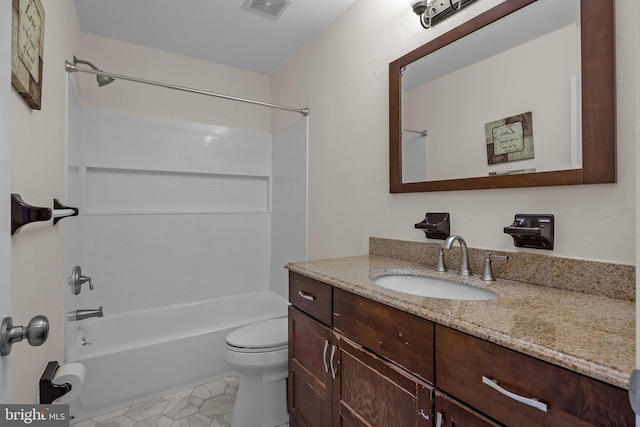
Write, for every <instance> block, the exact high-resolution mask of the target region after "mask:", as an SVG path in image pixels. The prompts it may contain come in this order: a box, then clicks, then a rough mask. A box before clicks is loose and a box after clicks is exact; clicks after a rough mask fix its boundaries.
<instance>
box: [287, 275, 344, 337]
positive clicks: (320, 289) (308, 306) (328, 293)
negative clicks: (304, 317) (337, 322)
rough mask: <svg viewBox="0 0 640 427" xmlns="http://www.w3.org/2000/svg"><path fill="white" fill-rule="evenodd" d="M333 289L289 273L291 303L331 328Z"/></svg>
mask: <svg viewBox="0 0 640 427" xmlns="http://www.w3.org/2000/svg"><path fill="white" fill-rule="evenodd" d="M332 290H333V287H332V286H330V285H327V284H326V283H322V282H319V281H317V280H314V279H311V278H309V277H306V276H303V275H301V274H298V273H294V272H292V271H290V272H289V301H290V302H291V304H293V305H294V306H296V307H298V308H299V309H300V310H302V311H304V312H305V313H307V314H308V315H310V316H311V317H313V318H315V319H317V320H319V321H320V322H322V323H324V324H325V325H329V326H331V300H332Z"/></svg>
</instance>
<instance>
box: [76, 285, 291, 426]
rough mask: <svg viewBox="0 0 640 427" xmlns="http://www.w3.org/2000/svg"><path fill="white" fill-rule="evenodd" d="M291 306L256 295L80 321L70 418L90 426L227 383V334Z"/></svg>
mask: <svg viewBox="0 0 640 427" xmlns="http://www.w3.org/2000/svg"><path fill="white" fill-rule="evenodd" d="M287 306H288V302H287V300H286V299H284V298H282V297H281V296H279V295H277V294H275V293H273V292H271V291H259V292H252V293H247V294H241V295H234V296H228V297H220V298H214V299H210V300H204V301H198V302H193V303H186V304H178V305H172V306H164V307H158V308H152V309H145V310H137V311H132V312H127V313H120V314H114V315H111V316H109V315H108V314H107V315H105V317H103V318H92V319H87V320H82V321H80V328H79V329H78V334H77V336H76V339H75V342H74V345H73V348H72V349H71V350H70V351H69V352H68V353H69V357H68V360H67V362H78V363H82V364H83V365H84V367H85V368H86V371H87V373H86V377H85V382H84V385H83V388H82V393H81V394H80V396H78V398H76V399H75V400H74V401H72V402H71V404H70V408H69V412H70V415H71V416H72V417H74V422H75V421H80V420H84V419H87V418H92V417H95V416H97V415H101V414H105V413H108V412H111V411H114V410H116V409H120V408H123V407H126V406H130V405H132V404H135V403H139V402H142V401H145V400H148V399H152V398H155V397H159V396H164V395H167V394H170V393H173V392H176V391H179V390H182V389H185V388H189V387H192V386H195V385H199V384H203V383H206V382H210V381H213V380H215V379H219V378H222V377H224V376H226V375H228V374H229V373H230V372H231V370H230V369H229V368H228V367H227V365H226V363H225V361H224V356H223V355H224V346H225V338H226V336H227V334H228V333H229V332H230V331H232V330H233V329H236V328H238V327H240V326H243V325H246V324H249V323H253V322H257V321H261V320H265V319H272V318H276V317H283V316H286V315H287ZM105 311H106V310H105ZM83 341H84V342H85V343H87V344H85V345H83V344H82V342H83Z"/></svg>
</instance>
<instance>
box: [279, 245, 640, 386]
mask: <svg viewBox="0 0 640 427" xmlns="http://www.w3.org/2000/svg"><path fill="white" fill-rule="evenodd" d="M287 268H288V269H289V270H291V271H294V272H296V273H300V274H303V275H305V276H308V277H311V278H313V279H316V280H320V281H322V282H325V283H328V284H330V285H332V286H335V287H337V288H341V289H344V290H347V291H350V292H353V293H355V294H358V295H361V296H364V297H368V298H370V299H372V300H375V301H378V302H381V303H383V304H386V305H389V306H391V307H395V308H398V309H400V310H403V311H406V312H408V313H411V314H414V315H417V316H420V317H422V318H424V319H428V320H431V321H433V322H435V323H438V324H441V325H444V326H448V327H451V328H453V329H456V330H459V331H461V332H466V333H468V334H470V335H473V336H476V337H478V338H482V339H484V340H487V341H490V342H493V343H495V344H499V345H501V346H504V347H507V348H510V349H513V350H516V351H519V352H521V353H524V354H527V355H530V356H533V357H536V358H538V359H541V360H544V361H547V362H550V363H552V364H554V365H557V366H561V367H564V368H567V369H569V370H572V371H574V372H578V373H581V374H584V375H587V376H589V377H592V378H595V379H598V380H601V381H604V382H606V383H609V384H612V385H615V386H618V387H622V388H625V389H628V387H629V376H630V375H631V371H632V370H633V369H634V366H635V303H634V302H630V301H623V300H617V299H612V298H607V297H601V296H594V295H590V294H585V293H580V292H574V291H567V290H560V289H554V288H548V287H543V286H538V285H531V284H528V283H523V282H515V281H510V280H502V279H498V280H497V281H495V282H485V281H483V280H481V279H480V278H479V276H478V275H477V274H476V275H474V276H473V277H467V278H464V277H462V276H459V275H458V274H456V272H455V271H448V272H446V273H438V272H436V271H434V270H433V268H432V267H429V266H426V265H424V264H418V263H414V262H409V261H403V260H398V259H393V258H385V257H380V256H374V255H364V256H357V257H349V258H335V259H326V260H318V261H305V262H296V263H291V264H288V265H287ZM394 271H395V272H398V271H402V272H406V271H411V272H413V273H418V274H420V275H424V276H429V277H439V278H444V279H449V280H453V281H456V282H460V283H466V284H470V285H475V286H478V287H480V288H483V289H488V290H490V291H492V292H493V293H495V294H496V295H498V298H497V299H495V300H486V301H457V300H445V299H437V298H429V297H421V296H414V295H409V294H405V293H400V292H395V291H392V290H389V289H386V288H383V287H381V286H378V285H376V284H374V283H373V282H372V281H371V277H375V276H378V275H381V274H384V273H393V272H394Z"/></svg>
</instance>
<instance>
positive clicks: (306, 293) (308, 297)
mask: <svg viewBox="0 0 640 427" xmlns="http://www.w3.org/2000/svg"><path fill="white" fill-rule="evenodd" d="M298 295H300V296H301V297H302V298H304V299H306V300H309V301H315V300H316V297H314V296H313V295H311V294H310V293H308V292H305V291H298Z"/></svg>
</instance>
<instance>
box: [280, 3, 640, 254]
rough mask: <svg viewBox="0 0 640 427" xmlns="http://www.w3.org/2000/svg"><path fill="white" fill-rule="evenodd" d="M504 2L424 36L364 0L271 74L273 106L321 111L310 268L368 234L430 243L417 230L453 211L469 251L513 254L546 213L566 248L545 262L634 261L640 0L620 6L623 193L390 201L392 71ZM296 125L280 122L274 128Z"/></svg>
mask: <svg viewBox="0 0 640 427" xmlns="http://www.w3.org/2000/svg"><path fill="white" fill-rule="evenodd" d="M497 3H498V1H497V0H487V1H483V2H478V3H474V5H472V6H470V7H469V8H468V9H465V10H464V11H463V12H461V13H460V14H458V15H457V16H455V17H453V18H450V19H449V20H447V21H444V22H441V23H439V24H438V25H437V26H436V27H434V28H433V29H431V30H424V29H423V28H422V27H421V26H420V24H419V22H418V18H417V17H416V16H415V15H414V14H413V12H412V11H411V8H410V7H409V6H408V4H407V3H406V2H402V1H384V0H360V1H359V2H358V3H356V5H354V6H353V7H352V8H351V9H350V10H349V11H348V12H347V13H346V14H345V15H343V16H342V17H341V18H340V19H339V20H338V21H337V22H336V23H335V24H334V25H333V26H332V27H331V28H329V29H328V30H327V31H326V32H324V33H322V34H320V35H319V36H317V37H316V38H314V39H313V40H312V41H310V42H309V43H308V44H307V45H306V46H305V47H304V48H303V49H302V50H301V51H299V52H298V53H296V54H295V55H294V56H293V57H291V58H290V59H289V60H288V61H287V62H286V63H285V64H283V65H282V66H281V67H280V68H279V69H278V70H277V71H276V72H275V73H274V74H273V76H272V81H273V84H272V92H273V102H277V103H282V104H290V105H307V106H308V107H309V108H310V111H311V114H310V117H311V121H310V127H309V159H310V163H309V224H310V226H309V257H310V258H325V257H339V256H347V255H355V254H364V253H367V250H368V237H369V236H379V237H389V238H399V239H406V240H415V241H422V240H423V239H424V235H423V233H422V232H421V231H418V230H415V229H414V227H413V225H414V224H415V223H417V222H419V221H420V220H421V219H422V218H424V214H425V212H427V211H434V212H439V211H445V212H450V213H451V217H452V232H454V233H456V234H460V235H462V236H464V237H465V239H466V240H467V243H468V244H469V245H470V246H474V247H484V248H493V249H503V250H511V251H513V250H515V247H514V246H513V240H512V239H511V237H510V236H508V235H506V234H504V233H503V231H502V229H503V228H504V227H505V226H506V225H509V224H510V223H511V222H513V217H514V214H516V213H528V212H539V213H550V214H554V215H555V218H556V249H555V250H554V251H553V252H546V251H545V253H544V254H545V255H556V256H566V257H573V258H586V259H595V260H603V261H604V260H606V261H615V262H621V263H628V264H633V263H635V261H636V258H635V222H636V221H635V220H636V218H635V209H636V202H635V198H636V196H635V185H636V184H635V181H636V156H635V152H636V148H635V146H636V142H637V129H636V117H637V114H638V112H637V105H636V101H637V98H636V93H637V79H636V73H637V64H636V55H637V49H636V43H637V40H636V38H635V37H634V34H635V33H634V31H635V28H637V26H638V22H637V19H638V17H637V14H634V13H633V10H634V9H633V8H634V7H635V1H634V0H617V1H616V25H617V31H616V33H617V46H616V58H617V74H618V75H617V85H618V89H617V91H618V95H617V113H618V183H617V184H607V185H604V184H603V185H582V186H561V187H552V188H551V187H550V188H524V189H501V190H475V191H455V192H436V193H415V194H389V174H388V167H389V166H388V165H389V160H388V156H389V155H388V152H389V149H388V140H389V127H388V121H389V117H388V115H389V109H388V100H389V97H388V64H389V63H390V62H391V61H393V60H395V59H396V58H398V57H399V56H401V55H402V54H404V53H406V52H408V51H410V50H412V49H414V48H416V47H418V46H420V45H422V44H424V43H425V42H427V41H429V40H431V39H432V38H434V37H436V36H438V35H440V34H442V33H443V32H445V31H447V30H448V29H450V28H452V26H455V25H459V24H460V23H461V22H463V21H464V20H465V19H468V18H469V17H471V16H472V15H475V14H478V13H480V12H481V11H483V10H486V9H488V8H489V7H491V6H493V5H495V4H497ZM540 66H541V67H543V66H544V64H540ZM290 120H291V119H290V118H288V117H285V116H284V115H282V114H280V113H274V117H273V126H274V128H275V129H277V128H279V127H281V126H284V125H285V124H286V123H287V122H289V121H290ZM523 251H526V249H525V250H523ZM529 251H533V250H529ZM538 253H540V251H538Z"/></svg>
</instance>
